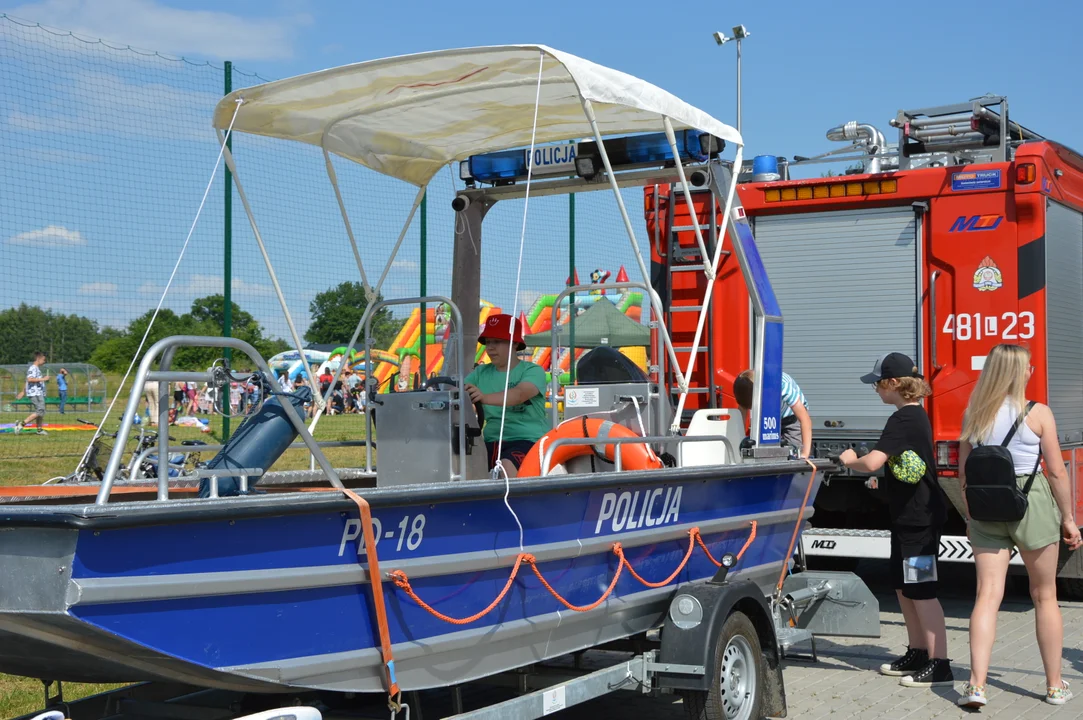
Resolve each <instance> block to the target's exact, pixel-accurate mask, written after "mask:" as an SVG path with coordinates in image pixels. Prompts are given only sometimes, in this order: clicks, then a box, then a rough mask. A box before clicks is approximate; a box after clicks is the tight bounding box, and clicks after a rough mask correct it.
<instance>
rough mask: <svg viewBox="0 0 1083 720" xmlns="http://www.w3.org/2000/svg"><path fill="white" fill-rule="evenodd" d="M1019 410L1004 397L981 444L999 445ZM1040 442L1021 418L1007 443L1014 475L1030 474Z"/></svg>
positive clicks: (1036, 457)
mask: <svg viewBox="0 0 1083 720" xmlns="http://www.w3.org/2000/svg"><path fill="white" fill-rule="evenodd" d="M1019 412H1020V411H1019V408H1017V407H1015V406H1014V405H1013V404H1012V401H1011V399H1005V400H1004V404H1003V405H1001V406H1000V410H998V411H997V417H996V421H995V422H994V423H993V429H992V431H991V432H990V433H989V437H987V438H986V439H985V442H984V443H983V444H984V445H999V444H1000V443H1002V442H1003V441H1004V437H1005V436H1006V435H1007V434H1008V432H1009V431H1010V430H1011V429H1012V425H1014V424H1015V421H1016V419H1017V418H1018V417H1019ZM1031 412H1033V411H1031ZM1027 417H1030V416H1029V415H1028V416H1027ZM1040 443H1041V440H1040V439H1039V438H1038V436H1037V435H1036V434H1035V433H1034V431H1033V430H1031V429H1030V426H1029V425H1027V421H1026V420H1023V422H1022V423H1020V425H1019V429H1018V430H1017V431H1016V433H1015V435H1014V436H1012V439H1011V442H1009V443H1008V450H1009V451H1010V452H1011V454H1012V460H1014V461H1015V474H1016V475H1030V473H1031V472H1032V471H1033V470H1034V464H1035V463H1036V462H1038V452H1039V450H1040Z"/></svg>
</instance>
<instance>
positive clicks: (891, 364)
mask: <svg viewBox="0 0 1083 720" xmlns="http://www.w3.org/2000/svg"><path fill="white" fill-rule="evenodd" d="M861 382H863V383H866V384H869V385H872V386H873V387H874V388H875V389H876V393H877V395H879V396H880V400H881V401H883V402H884V403H885V404H888V405H894V406H895V408H896V410H895V413H894V414H892V416H891V417H890V418H888V421H887V424H886V425H884V431H883V433H882V434H881V435H880V439H879V441H877V443H876V447H875V448H873V449H872V450H871V451H870V452H869V453H868V454H867V455H865V456H864V457H860V458H859V457H858V456H857V453H855V452H854V451H853V450H852V449H849V450H847V451H846V452H844V453H843V454H842V455H841V456H840V457H839V462H841V463H842V464H843V465H845V466H846V467H848V468H850V469H852V470H857V471H859V472H867V473H874V472H877V471H878V470H880V468H884V469H885V471H884V480H883V483H882V484H881V485H880V486H879V487H880V489H881V491H882V492H883V493H884V495H885V496H886V497H887V503H888V511H889V512H890V514H891V561H890V562H891V572H892V575H893V576H894V585H895V591H896V594H897V595H898V598H899V606H900V607H901V608H902V613H903V618H904V619H905V620H906V633H907V636H908V637H909V643H910V644H909V647H908V648H907V650H906V653H905V654H904V655H903V656H902V657H900V658H898V659H897V660H895V661H894V662H891V663H885V664H883V665H881V666H880V672H881V673H882V674H884V675H892V676H901V677H900V680H899V684H900V685H903V686H906V687H937V686H950V685H952V684H953V683H954V679H955V678H954V676H953V675H952V671H951V661H950V660H948V656H947V652H948V638H947V629H946V627H945V625H944V609H943V608H942V607H941V606H940V600H938V599H937V591H938V589H939V583H938V579H937V567H936V557H937V554H938V553H939V550H940V530H941V527H942V526H943V524H944V521H945V520H946V519H947V506H946V501H945V500H944V498H943V496H942V494H941V490H940V487H939V486H938V485H937V484H936V474H935V467H936V463H935V460H936V457H935V453H934V450H933V430H932V425H931V424H930V423H929V416H928V415H927V414H926V413H925V409H924V408H923V407H922V406H921V399H922V398H924V397H927V396H928V395H929V394H930V393H931V391H930V389H929V385H928V383H926V382H925V380H924V378H922V376H921V375H920V374H919V373H918V369H917V366H916V365H914V362H913V360H911V359H910V358H909V357H907V356H906V355H903V354H902V353H888V354H887V355H884V356H883V357H881V358H880V359H879V360H877V361H876V364H875V365H874V366H873V369H872V372H871V373H869V374H867V375H864V376H863V377H862V378H861ZM877 485H878V484H877V483H876V481H875V479H873V481H871V483H870V487H877Z"/></svg>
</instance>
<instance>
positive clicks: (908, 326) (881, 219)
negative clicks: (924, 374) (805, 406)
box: [755, 205, 920, 437]
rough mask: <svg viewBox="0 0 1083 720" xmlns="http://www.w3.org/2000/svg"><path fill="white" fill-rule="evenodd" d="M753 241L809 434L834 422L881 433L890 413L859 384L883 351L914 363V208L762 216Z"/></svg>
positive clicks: (785, 365)
mask: <svg viewBox="0 0 1083 720" xmlns="http://www.w3.org/2000/svg"><path fill="white" fill-rule="evenodd" d="M755 237H756V244H757V246H758V247H759V249H760V254H761V255H762V256H763V262H764V265H765V266H766V268H767V272H768V274H769V275H770V276H771V283H772V285H774V288H775V292H776V293H777V295H778V300H779V303H780V304H781V306H782V314H783V316H784V317H785V321H786V340H785V344H784V355H783V369H784V370H785V371H786V372H787V373H789V374H790V375H791V376H792V377H793V378H794V380H796V381H797V383H798V385H800V386H801V390H802V391H803V392H804V394H805V398H806V399H807V400H808V403H809V413H810V415H811V416H812V421H813V431H814V433H815V434H817V435H820V436H821V437H822V436H823V435H824V433H825V423H826V422H828V421H831V422H836V423H837V422H841V423H843V425H842V432H844V433H845V434H847V435H849V434H852V433H855V432H857V433H861V434H863V435H867V434H872V435H878V434H879V433H880V431H881V430H882V429H883V427H884V422H885V421H886V420H887V418H888V416H889V415H890V414H891V412H892V410H893V408H891V407H890V406H888V405H885V404H883V403H882V402H880V399H879V398H878V397H877V395H876V393H874V392H871V391H870V390H869V387H868V386H867V385H862V384H861V383H860V382H858V378H859V377H861V375H862V374H864V373H865V372H867V371H868V365H869V363H870V362H871V359H872V358H876V357H878V356H880V355H883V354H885V353H888V352H902V353H905V354H907V355H909V356H910V357H913V358H918V357H920V354H919V353H918V347H917V332H918V317H917V309H918V290H917V251H918V248H917V244H918V243H917V221H916V215H915V211H914V209H913V208H912V207H910V206H909V205H907V206H906V207H900V208H876V209H862V210H846V211H835V212H812V213H797V214H793V215H771V216H764V217H758V218H756V221H755ZM858 337H860V338H862V339H861V340H860V341H856V342H855V338H858ZM919 362H920V361H919ZM833 427H838V426H833Z"/></svg>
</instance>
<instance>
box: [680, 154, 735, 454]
mask: <svg viewBox="0 0 1083 720" xmlns="http://www.w3.org/2000/svg"><path fill="white" fill-rule="evenodd" d="M743 153H744V146H743V145H738V146H737V156H736V157H735V158H734V160H733V167H734V168H740V167H741V161H742V160H743ZM677 169H678V171H681V161H680V158H678V159H677ZM714 171H715V172H718V168H714ZM681 174H682V175H683V174H684V173H683V171H681ZM736 192H737V173H736V172H734V173H732V176H731V178H730V187H729V192H727V193H726V207H725V210H724V211H723V213H722V226H721V227H720V228H719V229H718V238H717V240H716V242H715V246H714V257H712V258H711V268H710V269H711V271H710V272H709V273H707V288H706V290H704V292H703V303H702V304H701V305H700V310H699V319H698V320H697V322H696V335H695V339H694V340H693V341H692V347H693V352H692V356H691V357H690V358H689V359H688V370H687V372H686V374H687V375H689V376H690V375H691V374H692V367H693V366H694V365H695V362H696V355H697V354H698V353H696V352H695V351H694V349H695V348H698V347H699V341H700V338H701V337H702V336H703V326H704V324H705V323H706V322H707V312H708V310H709V309H710V304H711V300H713V299H714V283H715V280H716V279H717V278H718V263H719V262H720V261H721V260H722V244H723V240H725V239H726V228H727V227H729V225H730V213H732V212H733V196H734V193H736ZM685 193H688V190H687V189H686V190H685ZM685 202H687V203H688V207H689V209H692V202H691V200H690V199H688V198H687V197H686V198H685ZM693 215H695V213H694V212H693ZM694 222H695V224H696V230H697V232H698V231H699V220H698V219H695V221H694ZM704 257H706V256H704ZM708 341H710V339H708ZM687 389H688V388H687V387H685V388H684V389H682V390H681V394H680V396H679V397H678V398H677V410H676V412H674V413H673V423H672V425H670V428H669V429H670V431H672V432H674V433H676V432H677V431H678V430H679V429H680V426H681V414H682V413H683V412H684V404H685V401H686V400H687V399H688V393H687Z"/></svg>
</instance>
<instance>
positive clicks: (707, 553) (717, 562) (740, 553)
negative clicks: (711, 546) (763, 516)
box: [694, 520, 757, 567]
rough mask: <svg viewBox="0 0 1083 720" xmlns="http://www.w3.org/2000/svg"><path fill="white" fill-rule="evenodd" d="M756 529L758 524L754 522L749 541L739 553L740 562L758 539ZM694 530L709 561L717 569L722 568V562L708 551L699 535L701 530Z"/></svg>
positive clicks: (697, 540) (746, 541)
mask: <svg viewBox="0 0 1083 720" xmlns="http://www.w3.org/2000/svg"><path fill="white" fill-rule="evenodd" d="M756 527H757V523H756V521H755V520H753V521H752V530H751V532H749V533H748V540H745V544H744V545H742V546H741V549H740V550H739V551H738V552H737V559H738V560H740V559H741V556H742V555H744V554H745V550H748V548H749V546H750V545H752V541H753V540H755V539H756ZM694 530H695V531H696V542H697V543H699V546H700V549H702V550H703V553H704V554H705V555H706V556H707V559H708V560H710V561H711V562H713V563H714V566H715V567H722V561H721V560H715V558H714V555H712V554H711V551H710V550H708V549H707V545H706V544H704V542H703V536H701V535H700V534H699V528H694Z"/></svg>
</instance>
